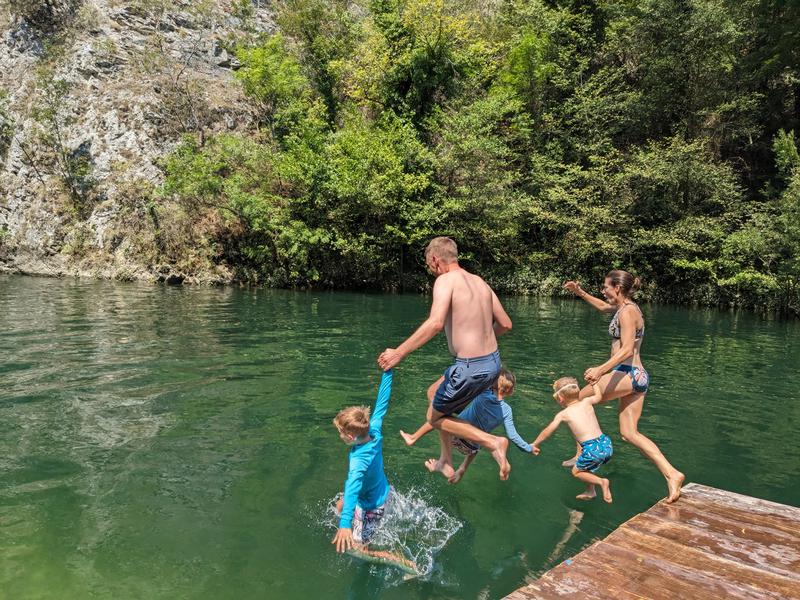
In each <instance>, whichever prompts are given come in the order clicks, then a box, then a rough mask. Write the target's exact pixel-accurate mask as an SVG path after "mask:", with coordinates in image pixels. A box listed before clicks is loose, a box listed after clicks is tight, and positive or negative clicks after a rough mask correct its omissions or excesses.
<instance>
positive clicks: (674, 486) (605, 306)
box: [564, 270, 685, 502]
mask: <svg viewBox="0 0 800 600" xmlns="http://www.w3.org/2000/svg"><path fill="white" fill-rule="evenodd" d="M564 287H565V288H566V289H568V290H569V291H571V292H573V293H574V294H576V295H577V296H579V297H580V298H583V299H584V300H586V302H588V303H589V304H591V305H592V306H593V307H595V308H596V309H597V310H599V311H600V312H604V313H608V314H611V313H613V314H614V316H613V317H612V319H611V323H610V324H609V326H608V333H609V335H610V336H611V357H610V358H609V359H608V360H607V361H606V362H604V363H603V364H602V365H599V366H597V367H590V368H588V369H586V372H585V373H584V374H583V377H584V379H585V380H586V381H587V382H588V384H589V385H587V386H586V387H584V388H583V389H582V390H581V394H580V398H581V399H583V398H585V397H588V396H591V395H592V394H593V393H594V392H593V390H592V385H593V384H595V383H597V384H599V385H600V389H601V391H602V393H603V402H608V401H609V400H615V399H617V398H619V432H620V435H621V436H622V439H623V440H624V441H626V442H630V443H631V444H633V445H634V446H636V447H637V448H638V449H639V451H640V452H641V453H642V454H644V455H645V456H646V457H647V458H649V459H650V460H651V461H652V463H653V464H654V465H655V466H656V467H658V470H659V471H661V474H662V475H663V476H664V477H665V478H666V480H667V487H668V488H669V495H668V496H667V502H675V500H677V499H678V498H679V497H680V495H681V485H683V480H684V478H685V477H684V475H683V473H681V472H680V471H678V470H677V469H676V468H675V467H673V466H672V465H671V464H670V463H669V461H668V460H667V459H666V457H665V456H664V455H663V454H662V453H661V450H659V449H658V446H656V445H655V444H654V443H653V441H652V440H651V439H650V438H648V437H647V436H645V435H644V434H643V433H641V432H640V431H639V428H638V425H639V417H641V416H642V408H643V407H644V397H645V395H646V394H647V387H648V384H649V379H650V378H649V376H648V374H647V371H646V370H645V368H644V366H643V365H642V358H641V355H640V350H641V347H642V339H643V338H644V317H643V316H642V311H641V310H639V307H638V306H637V305H636V304H635V303H634V302H633V301H632V300H631V295H632V294H633V293H634V292H635V291H636V290H637V289H639V278H638V277H637V278H635V279H634V277H633V276H632V275H631V274H630V273H628V272H627V271H618V270H617V271H611V272H610V273H609V274H608V275H606V278H605V282H604V285H603V296H605V300H602V299H600V298H596V297H594V296H592V295H591V294H589V293H587V292H586V291H585V290H583V289H581V286H580V284H579V283H578V282H577V281H567V282H566V283H565V284H564ZM566 462H570V461H566Z"/></svg>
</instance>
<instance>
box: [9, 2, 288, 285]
mask: <svg viewBox="0 0 800 600" xmlns="http://www.w3.org/2000/svg"><path fill="white" fill-rule="evenodd" d="M31 2H32V3H36V2H39V3H40V4H47V5H48V6H47V7H46V8H47V10H51V11H55V12H54V13H53V14H59V15H61V17H63V18H64V20H65V24H63V25H59V26H57V27H53V28H50V29H49V30H45V29H47V28H42V27H41V26H38V25H37V24H36V23H32V22H31V21H30V20H26V18H24V16H22V17H21V16H20V15H19V14H12V13H11V9H10V8H8V7H7V6H6V3H3V4H2V5H0V28H1V29H0V94H3V95H4V96H5V98H4V99H3V98H2V97H0V130H1V127H2V124H3V119H5V122H6V123H8V124H10V129H11V132H12V136H11V139H10V141H9V142H8V144H7V148H6V150H5V152H4V154H0V270H5V271H16V272H24V273H36V274H47V275H63V274H75V275H88V276H99V277H118V278H122V279H151V280H159V279H160V280H161V281H168V282H169V283H180V282H182V281H184V280H185V281H203V280H206V281H220V280H226V279H230V273H229V272H228V271H226V270H225V269H222V268H220V269H217V270H216V271H215V272H207V273H191V274H187V275H184V274H183V273H180V272H179V270H180V268H172V267H170V266H168V268H167V272H166V273H162V272H159V271H158V270H157V268H156V265H152V264H148V261H147V260H146V259H143V258H142V257H141V256H138V255H136V253H134V252H131V251H130V249H131V248H132V244H133V242H132V241H131V240H130V239H127V237H126V219H128V218H130V214H131V210H123V209H122V208H121V207H123V206H131V205H134V206H135V205H136V202H137V201H138V200H137V198H136V197H135V194H133V193H132V192H131V190H132V189H141V187H142V186H144V187H147V186H149V187H150V188H151V189H155V188H156V187H157V186H158V185H159V184H160V183H161V180H162V172H161V170H160V168H159V166H158V164H159V159H161V158H162V157H163V156H164V155H166V154H168V153H169V152H170V151H171V150H172V149H173V148H174V147H175V145H176V144H177V143H178V142H179V140H180V138H181V136H182V135H184V134H187V133H189V134H194V135H198V136H200V135H204V134H205V135H207V134H209V133H213V132H216V131H228V130H236V129H239V128H246V127H247V126H248V125H249V119H250V117H249V111H248V108H247V106H246V104H245V102H244V100H243V98H242V95H241V91H240V86H239V85H238V83H237V82H236V81H235V80H234V77H233V70H234V69H236V68H237V67H238V66H239V65H238V62H237V60H236V58H235V56H234V55H232V54H231V53H229V51H228V49H227V47H226V44H225V40H227V39H229V38H230V36H234V35H239V34H242V32H243V31H245V30H246V31H248V32H250V34H257V33H260V32H271V31H273V30H274V24H273V21H272V18H271V12H270V10H269V9H268V8H267V7H266V5H265V4H264V3H263V1H261V0H253V9H254V10H253V14H252V16H250V17H248V18H247V19H248V21H247V23H245V22H243V21H242V19H240V18H238V17H235V16H233V14H232V4H233V3H232V2H231V1H230V0H227V1H226V0H213V1H212V2H210V3H200V2H193V1H190V0H173V1H167V0H133V1H122V0H81V1H80V2H71V0H31ZM67 8H69V9H70V10H66V9H67ZM53 40H55V42H54V41H53ZM54 82H63V86H64V87H63V89H64V90H66V91H63V93H60V95H56V96H54V98H55V101H51V104H50V105H49V108H51V109H53V110H52V113H53V114H52V115H51V116H50V117H47V116H43V115H42V107H43V106H45V107H47V106H48V105H47V98H48V93H51V92H49V91H48V90H50V87H51V86H52V84H54ZM59 85H60V84H59ZM186 106H190V107H191V108H192V110H191V111H189V110H187V109H186ZM3 114H4V115H5V117H4V116H3ZM48 118H49V120H48ZM54 123H55V124H56V125H55V126H54V125H53V124H54ZM54 129H57V131H56V134H57V136H56V137H58V142H57V143H55V142H53V141H52V139H50V140H49V141H48V138H53V137H54ZM0 148H2V145H0ZM62 155H63V157H69V160H72V161H76V162H75V164H80V165H82V166H83V167H85V170H86V173H85V177H84V176H83V175H82V176H81V177H82V179H81V180H80V181H79V182H78V183H80V184H81V185H84V184H85V185H86V186H87V187H90V188H91V192H90V194H87V197H88V196H91V199H90V201H87V202H86V206H83V205H80V206H78V208H76V201H75V200H74V199H72V196H70V190H69V187H68V186H66V185H65V183H64V177H63V172H62V171H63V168H61V169H60V168H59V164H60V163H59V160H60V159H59V157H60V156H62ZM64 160H66V159H64V158H62V159H61V162H64ZM70 164H72V163H70ZM81 173H83V172H81ZM133 184H136V185H138V186H139V188H136V185H133ZM132 194H133V195H132ZM137 210H140V212H141V211H142V210H143V209H141V207H139V208H138V209H137ZM121 232H122V233H121ZM128 237H129V236H128Z"/></svg>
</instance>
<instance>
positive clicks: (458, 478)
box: [447, 469, 464, 485]
mask: <svg viewBox="0 0 800 600" xmlns="http://www.w3.org/2000/svg"><path fill="white" fill-rule="evenodd" d="M463 476H464V471H462V470H461V469H456V472H455V473H453V476H452V477H450V478H448V480H447V481H448V483H452V484H453V485H455V484H457V483H458V482H459V481H461V478H462V477H463Z"/></svg>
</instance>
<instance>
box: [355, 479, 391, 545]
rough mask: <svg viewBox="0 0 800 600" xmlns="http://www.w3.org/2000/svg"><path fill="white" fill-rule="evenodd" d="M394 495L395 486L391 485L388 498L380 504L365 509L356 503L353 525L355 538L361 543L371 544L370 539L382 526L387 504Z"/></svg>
mask: <svg viewBox="0 0 800 600" xmlns="http://www.w3.org/2000/svg"><path fill="white" fill-rule="evenodd" d="M393 497H394V488H393V487H390V488H389V495H388V496H386V500H385V501H384V502H383V504H381V505H380V506H376V507H375V508H371V509H369V510H364V509H363V508H361V507H360V506H358V505H356V509H355V511H354V513H353V524H352V526H351V528H352V530H353V540H355V541H356V542H358V543H359V544H369V542H370V540H372V538H373V537H375V534H376V533H377V532H378V529H379V528H380V526H381V522H382V521H383V517H384V514H385V513H386V505H387V504H388V503H389V501H390V500H391V499H392V498H393Z"/></svg>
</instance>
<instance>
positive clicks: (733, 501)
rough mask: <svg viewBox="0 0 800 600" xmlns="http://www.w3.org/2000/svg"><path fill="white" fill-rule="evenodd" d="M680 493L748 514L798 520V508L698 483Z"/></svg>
mask: <svg viewBox="0 0 800 600" xmlns="http://www.w3.org/2000/svg"><path fill="white" fill-rule="evenodd" d="M682 492H686V493H687V494H688V495H689V496H690V497H693V498H698V499H702V500H707V501H711V502H715V503H717V504H727V505H730V506H734V507H737V508H742V507H746V509H747V511H748V512H750V513H757V514H766V515H774V516H782V517H785V518H788V519H791V520H793V521H797V520H800V508H798V507H796V506H789V505H788V504H779V503H777V502H771V501H770V500H764V499H763V498H754V497H753V496H745V495H744V494H737V493H736V492H729V491H727V490H720V489H717V488H713V487H709V486H706V485H700V484H698V483H690V484H688V485H686V486H684V488H683V490H682Z"/></svg>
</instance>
